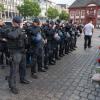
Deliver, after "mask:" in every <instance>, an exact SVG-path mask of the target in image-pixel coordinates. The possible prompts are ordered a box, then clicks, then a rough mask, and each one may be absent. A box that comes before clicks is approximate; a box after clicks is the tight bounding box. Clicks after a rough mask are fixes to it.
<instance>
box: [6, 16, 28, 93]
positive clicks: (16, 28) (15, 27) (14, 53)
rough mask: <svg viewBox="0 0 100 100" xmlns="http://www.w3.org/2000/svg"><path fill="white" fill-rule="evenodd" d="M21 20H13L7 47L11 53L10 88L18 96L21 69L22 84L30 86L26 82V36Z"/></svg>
mask: <svg viewBox="0 0 100 100" xmlns="http://www.w3.org/2000/svg"><path fill="white" fill-rule="evenodd" d="M20 26H21V18H20V17H18V16H16V17H14V18H13V20H12V31H11V32H9V33H7V46H8V49H9V53H10V58H9V61H10V73H9V79H8V83H9V88H10V90H11V92H12V93H14V94H18V89H17V88H16V74H17V69H18V67H19V76H20V83H22V84H29V81H28V80H26V54H25V34H24V33H22V29H21V28H20Z"/></svg>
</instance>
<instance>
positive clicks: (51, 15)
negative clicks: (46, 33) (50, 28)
mask: <svg viewBox="0 0 100 100" xmlns="http://www.w3.org/2000/svg"><path fill="white" fill-rule="evenodd" d="M57 16H59V12H58V10H57V9H56V8H53V7H49V8H48V10H47V17H48V18H50V19H55V18H56V17H57Z"/></svg>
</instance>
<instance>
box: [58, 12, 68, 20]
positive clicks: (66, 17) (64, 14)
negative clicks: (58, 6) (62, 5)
mask: <svg viewBox="0 0 100 100" xmlns="http://www.w3.org/2000/svg"><path fill="white" fill-rule="evenodd" d="M59 19H60V20H68V19H69V14H68V13H66V11H62V12H61V13H60V14H59Z"/></svg>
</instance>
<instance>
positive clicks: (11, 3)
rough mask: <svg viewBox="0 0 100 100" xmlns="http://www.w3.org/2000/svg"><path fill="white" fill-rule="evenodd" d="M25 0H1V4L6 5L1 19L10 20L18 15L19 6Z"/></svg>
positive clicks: (0, 14) (0, 15)
mask: <svg viewBox="0 0 100 100" xmlns="http://www.w3.org/2000/svg"><path fill="white" fill-rule="evenodd" d="M22 1H23V0H0V3H1V4H3V5H4V8H5V10H4V12H1V13H0V17H1V18H3V19H5V20H6V19H8V18H9V19H10V18H12V17H13V16H16V15H18V10H17V6H18V5H21V4H22Z"/></svg>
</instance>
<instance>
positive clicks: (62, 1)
mask: <svg viewBox="0 0 100 100" xmlns="http://www.w3.org/2000/svg"><path fill="white" fill-rule="evenodd" d="M51 1H53V2H56V3H57V4H68V5H70V4H72V3H73V2H74V1H75V0H51Z"/></svg>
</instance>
